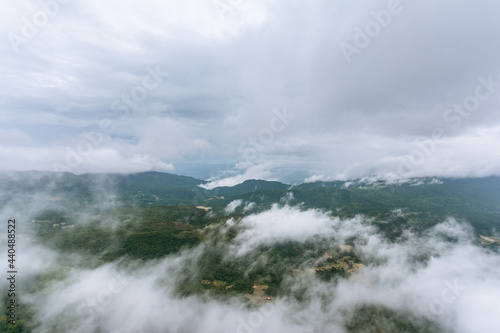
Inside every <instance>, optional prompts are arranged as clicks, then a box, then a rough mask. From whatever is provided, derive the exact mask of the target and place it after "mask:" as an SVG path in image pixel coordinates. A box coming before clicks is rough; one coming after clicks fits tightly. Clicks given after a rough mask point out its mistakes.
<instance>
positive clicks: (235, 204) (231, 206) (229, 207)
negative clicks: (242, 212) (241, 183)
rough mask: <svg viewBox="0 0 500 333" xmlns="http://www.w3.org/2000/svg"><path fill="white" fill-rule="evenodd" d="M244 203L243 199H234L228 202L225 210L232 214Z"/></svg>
mask: <svg viewBox="0 0 500 333" xmlns="http://www.w3.org/2000/svg"><path fill="white" fill-rule="evenodd" d="M242 204H243V200H233V201H231V202H230V203H228V204H227V206H226V208H225V209H224V211H225V212H226V214H231V213H233V212H234V211H235V210H236V208H238V207H239V206H241V205H242Z"/></svg>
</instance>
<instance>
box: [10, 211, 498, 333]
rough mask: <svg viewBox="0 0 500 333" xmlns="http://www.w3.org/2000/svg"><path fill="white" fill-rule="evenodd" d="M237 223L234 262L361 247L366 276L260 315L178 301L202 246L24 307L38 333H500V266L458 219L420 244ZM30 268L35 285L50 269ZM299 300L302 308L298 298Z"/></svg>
mask: <svg viewBox="0 0 500 333" xmlns="http://www.w3.org/2000/svg"><path fill="white" fill-rule="evenodd" d="M232 221H233V222H232V223H234V224H235V225H238V226H240V227H241V228H242V229H241V232H240V233H239V234H238V235H237V237H236V238H235V239H234V240H233V241H231V242H229V243H228V244H227V245H224V246H226V247H227V250H226V256H227V258H226V260H239V258H241V256H245V255H246V254H249V253H252V256H255V258H257V259H256V260H260V261H262V262H264V263H265V262H266V255H265V253H259V250H258V248H259V246H260V245H266V246H273V244H279V243H282V242H285V241H295V242H307V241H314V240H315V239H318V238H321V239H323V240H327V242H328V244H329V246H330V247H331V248H332V249H335V248H337V247H338V245H343V244H345V242H346V241H347V240H351V241H352V240H353V241H354V243H353V244H354V249H353V251H354V253H355V254H356V256H358V257H359V258H360V259H361V260H362V262H363V263H364V265H365V266H364V267H363V268H362V269H360V270H359V271H357V272H356V273H354V274H353V275H351V276H350V277H348V278H341V279H339V280H338V283H332V282H325V281H322V280H319V279H318V278H317V277H316V276H315V275H314V274H305V275H298V276H297V275H287V276H285V278H284V280H283V287H284V288H285V289H287V290H289V291H290V293H289V294H288V295H289V296H281V297H277V299H276V300H275V301H273V302H272V303H268V304H267V305H266V306H264V307H261V308H251V307H248V304H247V303H246V302H245V301H244V298H243V297H235V296H232V297H229V298H227V299H219V300H218V299H215V298H213V297H211V296H210V295H208V294H207V295H191V296H181V295H179V294H178V292H177V291H176V285H177V283H178V282H179V281H180V280H182V279H185V276H184V275H185V274H186V272H191V273H190V274H192V275H193V276H195V275H196V274H197V270H198V267H199V265H200V264H201V263H200V262H199V261H200V260H201V257H202V253H203V251H205V250H206V249H207V246H209V245H203V244H202V245H199V246H197V247H195V248H192V249H186V250H184V251H181V252H180V253H178V254H175V255H170V256H167V257H165V258H163V259H160V260H154V261H149V262H116V263H110V264H106V265H103V266H100V267H98V268H96V269H89V268H77V267H75V268H73V269H71V271H70V272H69V273H68V274H67V275H66V276H65V277H64V278H63V279H62V280H57V279H56V280H54V281H52V283H51V284H50V285H49V286H46V287H45V288H44V289H43V290H40V291H30V292H23V293H22V294H21V298H20V299H21V300H22V302H24V303H26V304H28V305H29V306H30V307H31V308H32V309H33V311H34V320H35V323H36V329H35V331H36V332H53V331H54V330H56V331H58V332H70V331H71V332H100V331H105V332H228V333H230V332H235V333H236V332H237V333H239V332H297V333H299V332H300V333H310V332H325V331H332V330H333V331H336V332H348V331H349V330H348V327H349V323H350V322H351V321H352V319H353V316H355V315H356V313H357V311H359V309H360V308H361V307H362V306H375V307H383V308H384V309H390V311H393V312H394V313H397V314H399V315H401V316H403V318H407V320H409V321H410V322H411V323H412V324H413V325H416V326H417V327H426V325H431V326H430V327H438V328H439V330H440V331H442V332H460V333H462V332H463V333H465V332H471V333H472V332H477V331H478V330H479V331H489V332H493V331H498V330H500V320H499V319H498V318H500V316H499V313H498V311H499V310H498V309H500V278H499V276H500V256H499V255H498V254H495V253H491V252H489V251H487V250H485V249H483V248H481V247H479V246H477V245H476V244H475V243H474V236H473V234H472V232H471V229H470V228H469V227H468V226H467V225H466V224H464V223H459V222H457V221H456V220H454V219H452V218H450V219H447V220H446V221H443V222H442V223H440V224H438V225H436V226H435V227H433V228H431V229H429V230H428V231H426V232H424V233H421V234H415V233H412V232H411V231H410V230H408V231H406V232H405V233H403V235H402V236H401V237H400V238H399V239H398V240H397V241H390V240H388V239H387V238H385V237H384V236H383V235H382V234H380V233H379V232H378V229H377V228H376V227H374V226H373V224H372V222H371V221H370V220H369V219H366V218H363V217H362V216H358V217H355V218H353V219H347V220H342V219H339V218H331V217H330V216H329V215H328V214H326V213H323V212H321V211H318V210H305V211H304V210H301V209H300V208H298V207H289V206H284V207H279V206H273V207H272V208H271V209H270V210H268V211H265V212H262V213H258V214H254V215H249V216H247V217H244V218H243V219H241V220H240V221H234V220H232ZM2 246H4V244H2ZM30 249H31V250H33V249H35V248H34V247H33V245H31V244H29V243H22V247H21V248H20V249H19V251H20V252H21V253H22V252H24V253H32V252H30V251H31V250H30ZM47 253H48V258H53V259H54V258H57V256H58V255H57V254H55V253H53V252H47ZM31 255H34V256H36V255H35V254H33V253H32V254H31ZM59 255H60V254H59ZM318 260H320V258H318ZM48 262H54V261H50V260H49V261H48ZM26 265H28V264H27V263H26ZM30 265H32V268H33V269H32V270H25V271H24V274H25V275H33V274H35V273H36V272H35V271H38V273H42V272H43V271H45V270H47V269H48V267H47V265H34V264H30ZM26 278H27V276H26ZM2 288H4V287H2ZM299 291H300V292H301V295H302V301H300V302H298V301H297V300H296V299H295V298H294V297H293V295H294V293H296V292H299ZM377 325H385V324H384V323H379V324H377ZM419 325H420V326H419ZM379 328H380V329H384V327H379ZM385 329H387V331H391V330H390V327H385ZM424 331H425V329H424ZM431 331H432V330H431Z"/></svg>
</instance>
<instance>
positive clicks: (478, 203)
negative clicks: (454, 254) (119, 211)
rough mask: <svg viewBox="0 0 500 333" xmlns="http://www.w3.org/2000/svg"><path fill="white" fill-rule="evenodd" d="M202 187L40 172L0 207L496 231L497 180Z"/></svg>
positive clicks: (148, 175)
mask: <svg viewBox="0 0 500 333" xmlns="http://www.w3.org/2000/svg"><path fill="white" fill-rule="evenodd" d="M205 183H206V182H205V181H203V180H199V179H196V178H192V177H186V176H180V175H174V174H169V173H161V172H141V173H135V174H125V175H124V174H82V175H75V174H71V173H55V172H42V171H26V172H12V173H8V174H1V175H0V207H5V206H7V205H9V204H11V203H12V202H17V201H19V200H29V199H22V198H33V197H34V196H36V197H37V199H38V200H40V199H41V200H45V201H46V202H47V205H50V204H51V203H52V202H54V201H57V202H58V204H59V205H61V206H70V207H75V209H78V207H83V206H85V207H87V206H92V205H98V204H102V203H103V202H106V201H114V202H118V203H120V204H122V205H125V206H152V205H153V206H156V205H190V206H203V207H210V209H211V211H212V212H213V213H214V214H224V212H225V208H226V206H227V205H228V204H229V203H230V202H233V201H235V200H239V201H236V202H235V204H234V205H233V206H235V208H234V210H232V211H231V213H233V214H244V213H248V212H247V211H249V212H257V211H261V210H264V209H268V208H270V207H271V206H272V205H273V204H281V205H283V204H289V205H301V206H302V207H303V208H304V209H306V208H318V209H322V210H327V211H330V212H331V214H332V215H336V216H341V217H342V216H344V217H347V216H353V215H356V214H364V215H367V216H371V217H373V218H374V219H376V220H378V221H384V220H387V219H396V218H401V219H403V220H404V221H405V223H411V224H420V225H422V226H426V225H429V224H434V223H437V222H438V221H439V220H442V219H443V218H445V217H446V216H453V217H456V218H459V219H460V218H463V219H466V220H467V221H469V222H470V223H471V224H472V225H473V226H474V228H475V229H476V231H477V232H482V233H488V234H491V233H492V232H495V230H499V229H500V177H487V178H461V179H450V178H415V179H410V180H408V181H406V182H403V183H398V184H391V183H387V182H385V181H381V180H378V181H369V180H366V179H365V180H363V179H357V180H351V181H332V182H313V183H304V184H300V185H290V184H284V183H281V182H275V181H265V180H247V181H245V182H243V183H241V184H238V185H236V186H232V187H218V188H215V189H213V190H206V189H204V188H202V187H200V186H199V185H202V184H205Z"/></svg>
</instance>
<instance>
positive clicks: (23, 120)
mask: <svg viewBox="0 0 500 333" xmlns="http://www.w3.org/2000/svg"><path fill="white" fill-rule="evenodd" d="M499 10H500V4H499V3H498V2H497V1H475V2H470V1H462V0H458V1H439V2H436V1H430V0H423V1H410V0H401V1H395V0H391V1H358V2H348V1H319V0H317V1H312V0H311V1H284V0H281V1H277V0H276V1H271V0H269V1H264V0H261V1H259V0H254V1H250V0H215V1H196V0H186V1H182V2H181V1H173V0H169V1H140V2H139V1H118V0H110V1H105V2H103V1H97V0H86V1H77V0H72V1H69V0H59V1H57V0H42V1H27V0H4V1H2V2H0V19H1V21H2V25H1V26H0V36H2V38H1V39H0V71H1V73H2V75H1V76H0V86H1V87H2V89H1V90H0V156H2V158H1V162H0V171H11V170H53V171H69V172H73V173H76V174H81V173H87V172H93V173H95V172H99V173H103V172H105V173H111V172H120V173H130V172H139V171H149V170H156V171H165V172H173V173H179V174H186V175H192V176H196V177H199V178H203V179H209V180H211V183H210V185H209V187H216V186H220V185H234V184H237V183H239V182H242V181H244V180H246V179H250V178H260V179H280V177H282V176H284V175H287V174H290V173H293V172H295V171H299V170H302V171H306V172H307V174H308V176H309V178H308V180H309V181H314V180H333V179H351V178H358V177H373V176H375V177H382V178H386V179H401V178H405V177H415V176H439V177H483V176H489V175H500V150H499V149H498V147H499V146H500V113H499V112H498V108H499V106H500V66H499V65H500V44H499V43H498V36H499V35H500V22H499V20H498V17H497V13H498V11H499Z"/></svg>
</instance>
